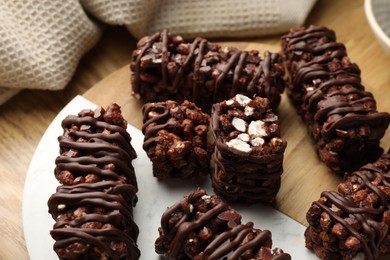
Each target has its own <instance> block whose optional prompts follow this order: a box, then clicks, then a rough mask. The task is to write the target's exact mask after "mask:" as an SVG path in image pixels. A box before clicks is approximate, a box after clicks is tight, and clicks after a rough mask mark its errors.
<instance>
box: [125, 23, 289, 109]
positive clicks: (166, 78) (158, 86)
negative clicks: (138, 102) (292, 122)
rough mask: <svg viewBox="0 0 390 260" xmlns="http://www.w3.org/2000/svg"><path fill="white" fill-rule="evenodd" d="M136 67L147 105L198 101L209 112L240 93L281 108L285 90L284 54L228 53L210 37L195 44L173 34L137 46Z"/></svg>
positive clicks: (137, 89)
mask: <svg viewBox="0 0 390 260" xmlns="http://www.w3.org/2000/svg"><path fill="white" fill-rule="evenodd" d="M132 59H133V60H132V62H131V65H130V68H131V71H132V72H133V73H132V75H131V84H132V88H133V92H134V94H136V95H139V96H140V97H142V98H143V99H144V100H145V101H146V102H158V101H165V100H175V101H177V102H183V101H184V100H189V101H192V102H194V103H195V104H196V105H197V106H198V107H200V108H202V110H203V111H205V112H209V111H210V109H211V106H212V104H213V103H216V102H220V101H222V100H225V99H228V98H230V97H233V96H235V95H236V94H238V93H242V94H246V95H248V96H250V97H252V96H253V95H258V96H261V97H266V98H268V99H269V100H270V102H271V107H272V108H273V109H276V108H277V107H278V105H279V103H280V99H281V97H280V94H281V93H282V92H283V90H284V84H285V82H284V79H283V77H284V69H283V66H282V59H281V56H280V55H279V54H277V53H270V52H268V51H266V52H264V57H263V59H261V58H260V55H259V52H258V51H249V52H248V51H240V50H238V49H236V48H227V49H222V48H221V46H219V45H218V44H215V43H211V42H209V41H207V40H206V39H202V38H196V39H194V41H193V42H192V43H189V42H185V41H184V40H183V38H182V37H181V36H176V35H172V34H171V33H169V32H168V31H166V30H164V31H163V32H158V33H156V34H154V35H152V36H145V37H144V38H142V39H140V40H139V42H138V43H137V49H136V50H135V51H134V52H133V58H132Z"/></svg>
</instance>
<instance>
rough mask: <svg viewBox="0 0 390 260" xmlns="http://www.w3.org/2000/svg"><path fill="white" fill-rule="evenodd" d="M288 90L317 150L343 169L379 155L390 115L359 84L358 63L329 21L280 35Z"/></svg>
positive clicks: (339, 170) (330, 164)
mask: <svg viewBox="0 0 390 260" xmlns="http://www.w3.org/2000/svg"><path fill="white" fill-rule="evenodd" d="M282 49H283V52H284V58H285V65H286V71H287V73H288V74H289V81H288V86H287V94H288V96H289V97H290V100H291V101H292V103H293V104H294V105H295V107H296V109H297V111H298V113H299V114H301V116H302V118H303V120H304V121H305V123H306V125H307V128H308V131H309V133H310V135H311V136H312V137H313V139H314V142H315V147H316V150H317V153H318V155H319V157H320V158H321V160H322V161H324V162H325V163H326V165H327V166H328V167H329V168H331V169H332V170H333V171H334V172H336V173H339V174H344V173H345V172H351V171H354V170H357V169H358V168H359V167H360V166H362V165H363V164H365V163H367V162H372V161H375V160H376V159H377V158H378V157H379V156H380V155H381V154H382V153H383V149H382V148H381V147H380V145H379V143H380V140H381V138H382V137H383V136H384V134H385V131H386V129H387V127H388V125H389V121H390V115H389V113H387V112H378V111H377V107H376V102H375V99H374V97H373V95H372V93H370V92H367V91H365V88H364V86H363V85H362V84H361V77H360V69H359V67H358V66H357V65H356V64H355V63H352V62H351V61H350V60H349V57H348V56H347V52H346V47H345V46H344V44H342V43H339V42H337V41H336V35H335V33H334V32H333V31H332V30H329V29H328V28H325V27H318V26H310V27H309V28H298V29H291V31H290V33H288V34H287V35H284V36H283V37H282Z"/></svg>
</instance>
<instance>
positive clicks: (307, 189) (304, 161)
mask: <svg viewBox="0 0 390 260" xmlns="http://www.w3.org/2000/svg"><path fill="white" fill-rule="evenodd" d="M268 42H269V43H270V44H262V43H256V42H235V43H228V42H224V43H221V45H222V46H236V47H237V48H239V49H242V50H244V49H245V50H252V49H256V50H260V51H262V50H270V51H275V52H276V51H279V48H280V47H279V42H278V40H277V39H275V40H272V41H268ZM347 48H348V47H347ZM130 73H131V72H130V69H129V66H128V65H127V66H125V67H123V68H121V69H119V70H117V71H116V72H114V73H112V74H111V75H110V76H108V77H107V78H105V79H103V80H102V81H101V82H99V83H98V84H96V85H95V86H94V87H92V88H91V89H90V90H89V91H88V92H86V93H85V95H84V96H85V97H86V98H88V99H89V100H91V101H93V102H94V103H96V104H98V105H101V106H107V105H108V104H109V103H112V102H116V103H118V104H119V105H121V107H122V111H123V114H124V117H125V118H126V119H127V120H128V122H129V123H130V124H132V125H134V126H135V127H138V128H141V126H142V115H141V107H142V102H141V101H139V100H137V99H136V98H135V97H134V96H132V95H131V85H130ZM371 77H372V79H374V77H375V76H374V75H372V76H371ZM368 80H369V79H366V80H365V81H368ZM376 80H378V79H376ZM380 85H381V84H377V85H376V88H367V89H368V90H369V91H377V92H378V89H377V88H379V86H380ZM374 94H375V93H374ZM388 98H390V95H389V92H388V91H387V92H385V94H384V95H376V100H377V102H378V107H379V110H381V111H390V102H389V101H388ZM278 115H279V118H280V122H281V135H282V138H283V139H285V140H287V142H288V145H287V149H286V151H285V159H284V173H283V175H282V186H281V188H280V191H279V193H278V195H277V198H276V205H275V207H276V208H277V209H278V210H279V211H281V212H283V213H284V214H286V215H288V216H290V217H291V218H293V219H295V220H297V221H298V222H300V223H302V224H304V225H307V222H306V212H307V210H308V208H309V207H310V205H311V203H312V202H313V201H315V200H317V199H318V198H319V197H320V194H321V192H322V191H325V190H335V189H336V188H337V185H338V183H340V181H341V180H342V178H341V177H340V176H337V175H335V174H334V173H333V172H332V171H331V170H329V169H328V168H327V167H326V166H325V164H324V163H322V162H321V161H320V160H319V159H318V156H317V154H316V152H315V149H314V145H313V141H312V140H311V138H310V136H309V135H308V132H307V130H306V126H305V125H304V123H303V122H302V120H301V118H300V117H299V116H298V115H297V113H296V111H295V109H294V108H293V107H292V105H291V104H290V103H289V101H288V99H287V96H286V94H283V95H282V102H281V105H280V107H279V110H278ZM382 147H384V148H385V150H387V149H389V148H390V134H389V133H387V134H386V136H385V137H384V139H383V140H382ZM183 195H184V194H183Z"/></svg>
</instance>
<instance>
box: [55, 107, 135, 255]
mask: <svg viewBox="0 0 390 260" xmlns="http://www.w3.org/2000/svg"><path fill="white" fill-rule="evenodd" d="M62 127H63V129H64V133H63V135H62V136H60V137H59V138H58V140H59V144H60V156H58V157H57V159H56V168H55V171H54V173H55V177H56V178H57V179H58V181H59V182H60V183H61V184H62V185H61V186H59V187H58V188H57V192H56V193H54V194H53V195H52V196H51V197H50V199H49V201H48V206H49V213H50V214H51V215H52V217H53V219H54V220H55V221H56V223H55V224H54V226H53V230H51V232H50V234H51V236H52V237H53V239H54V240H55V244H54V251H55V252H56V253H57V255H58V257H59V258H60V259H138V258H139V257H140V251H139V249H138V247H137V245H136V241H137V237H138V232H139V231H138V226H137V225H136V224H135V222H134V220H133V207H134V206H135V205H136V203H137V195H136V193H137V191H138V188H137V181H136V176H135V173H134V168H133V166H132V160H133V159H135V158H136V156H137V155H136V153H135V150H134V149H133V147H132V146H131V144H130V141H131V137H130V135H129V134H128V133H127V131H126V128H127V122H126V120H125V119H124V118H123V117H122V115H121V110H120V107H119V106H118V105H117V104H111V105H109V106H108V107H107V109H106V110H105V109H103V108H101V107H99V108H97V109H96V110H95V111H92V110H82V111H81V112H80V113H79V114H78V115H77V116H74V115H70V116H68V117H66V118H65V119H64V120H63V121H62Z"/></svg>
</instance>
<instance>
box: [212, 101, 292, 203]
mask: <svg viewBox="0 0 390 260" xmlns="http://www.w3.org/2000/svg"><path fill="white" fill-rule="evenodd" d="M241 99H244V100H246V101H245V102H244V103H246V102H247V103H246V104H244V103H242V102H241V101H240V100H241ZM240 102H241V103H242V104H240ZM248 111H249V112H248ZM211 117H212V118H211V128H212V133H213V135H214V138H215V171H214V172H213V173H212V184H213V188H214V191H215V192H216V193H217V194H218V195H220V196H222V197H224V198H225V199H227V200H228V201H239V202H244V203H255V202H259V201H262V202H273V200H274V199H275V196H276V194H277V192H278V191H279V188H280V179H281V174H282V173H283V158H284V151H285V149H286V146H287V142H286V141H284V140H282V139H281V138H280V130H279V121H278V117H277V116H276V115H275V114H274V113H273V112H272V110H271V109H270V107H269V101H268V100H267V99H263V98H260V97H255V98H254V99H253V100H251V99H249V98H248V97H245V96H240V95H237V96H235V97H234V98H232V99H231V100H228V101H223V102H221V103H217V104H214V105H213V110H212V116H211ZM241 120H242V121H241ZM235 121H236V122H235ZM237 122H239V123H240V124H245V130H244V129H241V130H243V131H241V130H238V129H237V127H238V128H241V127H240V125H236V126H235V124H237ZM256 131H258V133H257V132H256ZM243 139H244V141H242V140H243ZM256 141H257V142H259V143H256ZM237 143H238V145H237V146H235V145H234V144H237ZM232 144H233V145H232Z"/></svg>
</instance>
